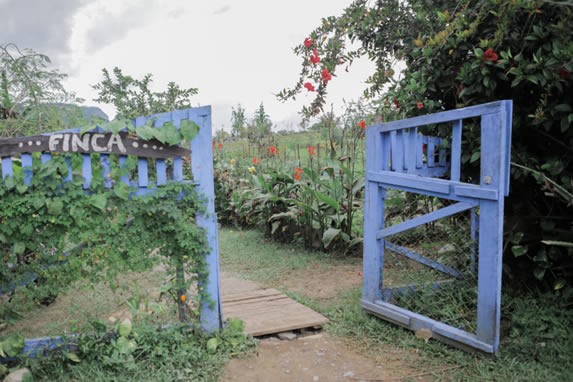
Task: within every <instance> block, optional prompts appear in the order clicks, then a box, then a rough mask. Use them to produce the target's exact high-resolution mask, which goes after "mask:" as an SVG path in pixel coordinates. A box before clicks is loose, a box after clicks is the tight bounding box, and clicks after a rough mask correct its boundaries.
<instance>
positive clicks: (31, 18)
mask: <svg viewBox="0 0 573 382" xmlns="http://www.w3.org/2000/svg"><path fill="white" fill-rule="evenodd" d="M350 2H351V0H320V1H317V0H289V1H279V0H234V1H231V0H211V1H194V0H163V1H162V0H0V15H2V23H0V44H5V43H9V42H11V43H15V44H16V45H18V46H19V47H20V48H31V49H34V50H36V51H38V52H40V53H44V54H47V55H48V56H50V58H51V59H52V62H53V66H54V67H55V68H57V69H59V70H60V71H61V72H63V73H67V74H68V78H67V80H66V81H65V83H64V84H65V87H66V89H68V90H70V91H73V92H75V93H76V94H77V95H78V96H79V97H81V98H83V99H85V100H86V101H85V102H84V105H87V106H90V105H95V106H99V107H100V108H101V109H102V110H103V111H104V112H106V113H107V114H108V115H109V116H110V117H113V115H114V114H115V111H114V108H113V106H111V105H105V104H96V103H95V102H94V101H93V98H95V97H96V96H97V95H96V92H95V91H94V90H93V89H92V88H91V85H93V84H95V83H97V82H99V81H100V80H101V79H102V75H101V70H102V68H108V69H110V70H111V69H113V67H115V66H117V67H120V68H121V69H122V70H123V72H124V74H129V75H132V76H134V77H138V78H141V77H142V76H143V75H145V74H146V73H151V74H153V78H154V83H153V86H152V90H155V91H162V90H163V89H165V87H166V85H167V83H168V82H170V81H174V82H176V83H177V84H179V85H180V86H181V87H184V88H186V87H196V88H198V89H199V94H198V95H196V96H193V97H192V99H191V101H192V104H193V105H194V106H205V105H211V106H212V111H213V128H214V129H215V130H218V129H221V128H223V129H225V130H226V131H230V124H231V123H230V117H231V110H232V107H236V106H237V104H241V105H242V106H243V107H244V108H245V109H246V111H247V116H248V117H251V116H252V115H253V113H254V111H255V109H256V108H257V107H258V106H259V104H260V103H261V102H262V103H263V104H264V106H265V110H266V112H267V114H269V116H270V118H271V120H272V121H273V123H274V124H275V127H274V128H275V129H291V130H294V129H297V128H298V126H299V121H300V117H299V116H298V112H299V111H300V110H301V106H302V105H304V104H308V103H310V101H311V96H312V95H311V94H308V93H307V94H304V93H301V95H300V96H298V97H297V99H296V101H287V102H281V101H278V100H277V99H276V96H275V94H276V93H278V92H279V91H280V90H281V89H283V88H286V87H291V86H293V85H294V84H295V83H296V82H297V80H298V73H299V72H300V67H301V66H300V65H301V58H300V57H297V56H296V55H295V54H294V53H293V48H294V47H295V46H296V45H298V44H300V43H301V42H302V41H303V40H304V38H305V37H307V36H308V34H309V33H310V32H311V31H312V30H313V29H314V28H316V27H317V26H318V25H320V21H321V19H322V18H323V17H327V16H331V15H339V14H340V13H341V12H342V10H343V9H344V8H345V7H346V6H348V5H349V4H350ZM372 71H373V64H372V63H370V62H368V61H366V60H364V61H357V62H355V63H354V64H353V66H352V67H351V69H350V71H349V72H348V73H346V72H344V71H340V72H341V73H340V74H339V75H338V76H337V77H335V78H334V79H333V80H332V81H330V82H329V94H330V95H329V98H328V101H329V105H330V104H332V105H333V106H334V110H335V111H338V112H341V111H342V107H343V106H342V105H343V100H347V101H349V100H356V99H358V98H359V97H360V95H361V94H362V90H363V89H364V88H365V87H366V86H365V84H364V81H365V79H366V78H367V77H368V74H370V73H371V72H372Z"/></svg>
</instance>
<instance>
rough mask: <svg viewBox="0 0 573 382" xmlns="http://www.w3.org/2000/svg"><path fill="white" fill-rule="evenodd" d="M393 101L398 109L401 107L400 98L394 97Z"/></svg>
mask: <svg viewBox="0 0 573 382" xmlns="http://www.w3.org/2000/svg"><path fill="white" fill-rule="evenodd" d="M392 102H393V103H394V106H396V108H397V109H399V108H400V101H398V98H394V100H393V101H392Z"/></svg>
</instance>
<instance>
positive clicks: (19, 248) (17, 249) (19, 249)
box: [12, 241, 26, 255]
mask: <svg viewBox="0 0 573 382" xmlns="http://www.w3.org/2000/svg"><path fill="white" fill-rule="evenodd" d="M25 250H26V244H24V243H22V242H21V241H19V242H17V243H14V246H13V247H12V252H13V253H14V254H15V255H21V254H23V253H24V251H25Z"/></svg>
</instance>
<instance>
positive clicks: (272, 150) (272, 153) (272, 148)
mask: <svg viewBox="0 0 573 382" xmlns="http://www.w3.org/2000/svg"><path fill="white" fill-rule="evenodd" d="M278 153H279V149H277V148H276V146H271V147H269V154H271V155H277V154H278Z"/></svg>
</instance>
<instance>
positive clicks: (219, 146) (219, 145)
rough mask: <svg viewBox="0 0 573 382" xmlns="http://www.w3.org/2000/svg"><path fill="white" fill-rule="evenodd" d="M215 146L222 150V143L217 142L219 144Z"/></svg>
mask: <svg viewBox="0 0 573 382" xmlns="http://www.w3.org/2000/svg"><path fill="white" fill-rule="evenodd" d="M217 148H218V149H219V150H222V149H223V144H222V143H221V142H219V144H218V145H217Z"/></svg>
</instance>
